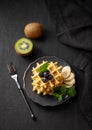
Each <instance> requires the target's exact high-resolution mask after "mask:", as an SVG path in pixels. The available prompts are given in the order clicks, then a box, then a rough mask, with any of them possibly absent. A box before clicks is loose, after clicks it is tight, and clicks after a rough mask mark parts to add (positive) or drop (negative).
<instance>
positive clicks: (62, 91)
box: [60, 86, 67, 94]
mask: <svg viewBox="0 0 92 130" xmlns="http://www.w3.org/2000/svg"><path fill="white" fill-rule="evenodd" d="M60 91H61V93H62V94H66V91H67V89H66V87H65V86H61V87H60Z"/></svg>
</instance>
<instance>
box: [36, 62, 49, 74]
mask: <svg viewBox="0 0 92 130" xmlns="http://www.w3.org/2000/svg"><path fill="white" fill-rule="evenodd" d="M48 65H49V62H48V61H46V62H45V63H44V64H43V65H41V66H40V67H39V68H38V69H37V71H38V72H45V71H46V70H47V67H48Z"/></svg>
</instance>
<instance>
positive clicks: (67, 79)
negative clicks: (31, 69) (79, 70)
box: [64, 72, 75, 82]
mask: <svg viewBox="0 0 92 130" xmlns="http://www.w3.org/2000/svg"><path fill="white" fill-rule="evenodd" d="M74 77H75V75H74V73H72V72H71V74H70V75H69V76H68V77H67V78H66V79H64V81H65V82H67V81H70V80H72V79H73V78H74Z"/></svg>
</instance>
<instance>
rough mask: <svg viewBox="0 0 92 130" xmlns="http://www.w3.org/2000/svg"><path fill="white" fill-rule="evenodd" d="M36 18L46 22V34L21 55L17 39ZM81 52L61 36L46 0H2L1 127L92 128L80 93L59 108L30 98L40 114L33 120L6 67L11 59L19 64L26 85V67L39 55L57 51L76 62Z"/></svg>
mask: <svg viewBox="0 0 92 130" xmlns="http://www.w3.org/2000/svg"><path fill="white" fill-rule="evenodd" d="M34 21H35V22H40V23H41V24H42V25H43V27H44V36H43V37H42V38H41V39H39V40H32V41H33V43H34V51H33V53H32V54H31V55H30V56H29V57H25V58H24V57H21V56H18V55H17V54H16V53H15V50H14V44H15V42H16V40H17V39H19V38H21V37H25V36H24V32H23V29H24V26H25V25H26V24H27V23H30V22H34ZM78 53H79V51H77V50H76V49H73V48H70V47H68V46H64V45H63V44H61V43H59V41H58V40H57V38H56V34H55V26H54V24H53V21H51V18H50V15H49V12H48V9H47V7H46V4H45V1H44V0H25V1H24V0H23V1H20V0H17V1H14V0H10V1H7V2H5V1H2V2H1V3H0V130H38V129H39V130H47V129H48V130H57V129H63V130H68V129H69V130H73V129H74V130H91V128H90V126H89V124H88V122H87V121H86V119H85V118H84V116H83V115H82V114H81V113H80V109H79V100H80V94H79V95H78V96H76V97H75V98H74V99H72V100H71V101H68V102H66V103H65V104H63V105H60V106H58V107H55V108H44V107H41V106H39V105H37V104H35V103H33V102H32V101H31V100H30V105H31V107H32V110H33V112H34V113H35V115H36V117H37V120H36V121H33V120H32V119H31V117H30V114H29V111H28V109H27V107H26V105H25V103H24V101H23V99H22V97H21V95H20V93H19V91H18V89H17V86H16V84H15V82H14V80H12V79H11V78H10V76H9V74H8V71H7V68H6V64H7V63H9V62H10V61H12V62H13V63H14V64H15V66H16V68H17V71H18V75H19V81H20V83H21V85H22V82H23V81H22V78H23V73H24V71H25V69H26V68H27V66H28V65H29V63H31V62H32V61H34V60H35V59H37V58H38V57H42V56H50V55H55V56H57V57H59V58H62V59H64V60H66V61H67V62H68V63H70V64H72V63H73V62H74V60H75V59H76V57H77V55H78ZM77 87H79V86H77Z"/></svg>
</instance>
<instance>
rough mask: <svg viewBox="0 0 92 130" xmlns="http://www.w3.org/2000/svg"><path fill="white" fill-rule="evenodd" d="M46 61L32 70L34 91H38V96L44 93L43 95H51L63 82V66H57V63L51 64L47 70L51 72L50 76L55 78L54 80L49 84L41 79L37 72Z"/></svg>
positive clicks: (37, 64)
mask: <svg viewBox="0 0 92 130" xmlns="http://www.w3.org/2000/svg"><path fill="white" fill-rule="evenodd" d="M45 62H46V61H42V63H41V64H40V63H36V67H33V69H32V74H33V75H32V76H31V79H32V86H33V91H37V94H40V93H42V94H43V95H46V94H49V95H51V94H52V93H53V90H54V88H55V87H57V86H59V85H61V84H62V82H63V78H62V74H61V69H62V66H57V64H58V63H57V62H52V61H51V62H49V65H48V67H47V69H48V70H49V72H50V74H51V75H52V76H53V78H52V79H51V80H49V81H47V82H43V81H42V79H41V77H40V76H39V72H38V71H37V70H38V68H39V67H40V66H41V65H43V64H44V63H45Z"/></svg>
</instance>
